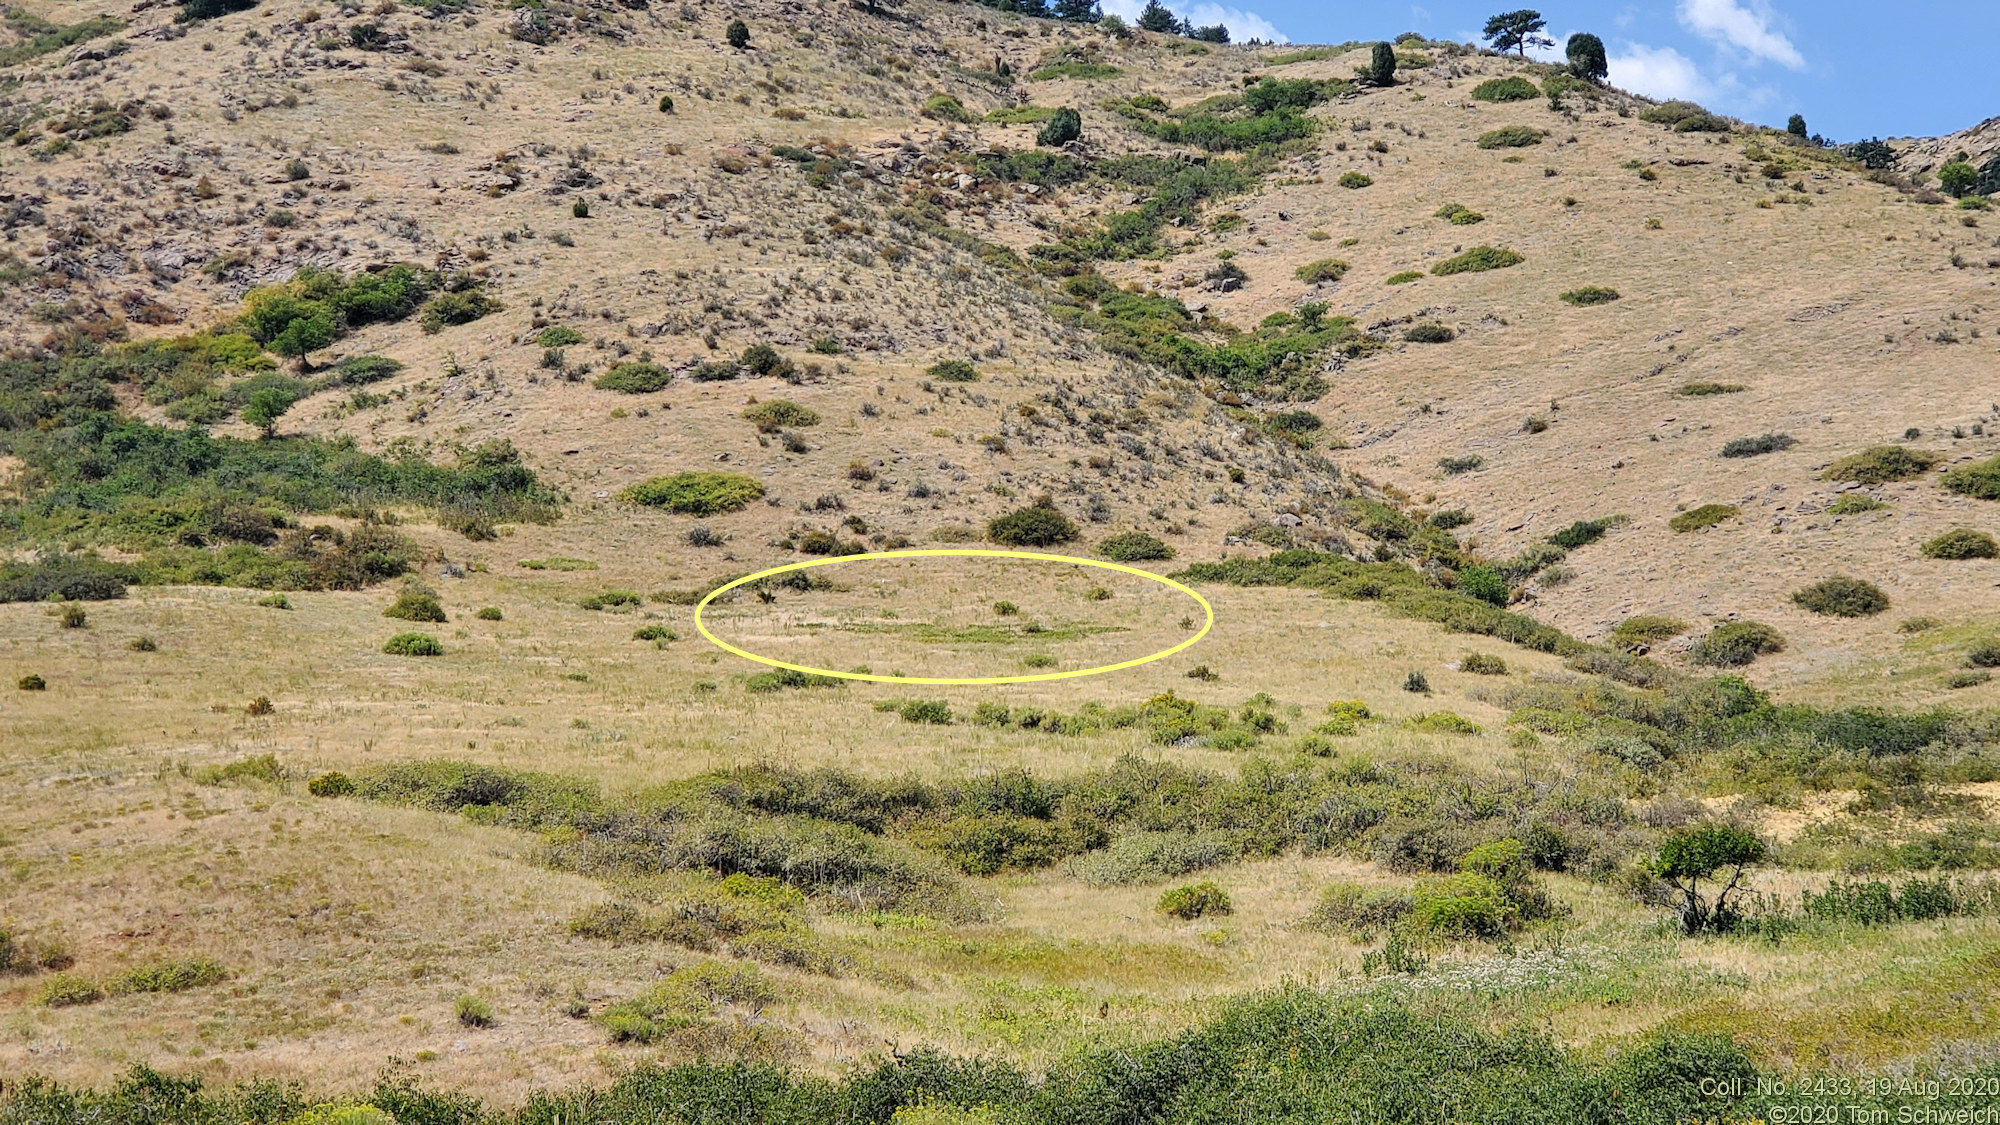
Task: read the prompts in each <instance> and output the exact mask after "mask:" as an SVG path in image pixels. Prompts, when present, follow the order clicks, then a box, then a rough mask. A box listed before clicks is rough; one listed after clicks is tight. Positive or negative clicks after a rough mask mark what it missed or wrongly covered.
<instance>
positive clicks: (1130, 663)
mask: <svg viewBox="0 0 2000 1125" xmlns="http://www.w3.org/2000/svg"><path fill="white" fill-rule="evenodd" d="M927 558H991V559H1034V560H1036V561H1038V562H1059V563H1070V564H1071V565H1074V566H1094V567H1096V568H1098V569H1099V570H1116V571H1119V572H1122V573H1125V574H1136V575H1138V576H1139V577H1141V578H1145V579H1149V580H1151V581H1154V582H1158V583H1159V584H1160V585H1162V586H1166V587H1168V588H1170V589H1174V590H1178V591H1180V592H1181V593H1183V594H1186V595H1187V596H1188V597H1190V598H1193V599H1194V600H1195V604H1197V605H1199V606H1201V611H1202V613H1203V614H1204V615H1205V619H1204V620H1203V621H1202V623H1201V629H1200V630H1199V631H1197V632H1196V633H1195V635H1194V636H1192V637H1189V638H1188V639H1187V640H1184V641H1182V642H1181V643H1179V644H1177V645H1175V646H1174V647H1172V648H1168V649H1161V650H1160V651H1159V652H1156V653H1153V654H1152V655H1151V656H1142V657H1139V658H1138V659H1137V660H1126V661H1121V662H1119V663H1117V664H1103V665H1099V666H1098V667H1096V668H1079V669H1077V670H1076V671H1073V672H1042V673H1039V674H1037V675H1033V676H979V677H970V678H967V677H942V676H877V675H873V674H871V673H867V672H836V671H834V670H833V669H831V668H809V667H807V666H806V665H803V664H787V663H785V662H784V661H782V660H774V659H772V658H771V657H768V656H759V655H757V654H756V653H754V652H749V651H747V650H744V649H740V648H737V647H736V646H735V645H732V644H730V643H729V642H728V641H725V640H723V639H722V638H720V637H718V636H716V635H715V634H714V633H711V632H709V631H708V626H707V625H706V624H704V623H703V622H702V619H701V614H702V611H703V610H705V609H707V608H708V603H710V602H712V601H714V600H715V599H716V598H719V597H721V596H722V595H724V594H726V593H728V592H729V591H731V590H734V589H736V588H737V587H738V586H742V585H745V584H746V583H750V582H755V581H757V580H758V579H759V578H770V577H772V576H773V575H778V574H788V573H790V572H792V571H794V570H807V569H810V568H812V567H815V566H834V565H836V564H838V563H846V562H865V561H867V560H869V559H927ZM694 627H695V629H697V630H698V631H700V633H701V635H702V636H703V637H705V638H707V640H708V643H710V644H712V645H714V646H715V647H717V648H719V649H722V650H723V651H725V652H731V653H734V654H736V655H737V656H740V657H742V658H744V659H745V660H754V661H756V662H757V663H759V664H768V665H770V666H771V667H773V668H786V669H789V670H791V671H794V672H804V673H807V674H808V675H813V676H830V677H832V678H834V679H837V680H865V681H867V682H869V683H877V684H953V685H977V684H1031V683H1040V682H1044V681H1047V680H1073V679H1076V678H1078V677H1080V676H1095V675H1099V674H1101V673H1104V672H1117V671H1120V670H1122V669H1125V668H1136V667H1138V666H1139V665H1141V664H1151V663H1152V662H1153V661H1155V660H1165V659H1166V658H1167V657H1169V656H1172V655H1174V654H1175V653H1177V652H1181V651H1184V650H1186V649H1187V648H1189V647H1190V646H1192V645H1193V644H1195V642H1197V641H1199V640H1201V639H1202V638H1203V637H1206V636H1208V631H1209V630H1210V629H1212V628H1214V627H1215V607H1214V606H1211V605H1209V604H1208V599H1207V598H1204V597H1202V596H1201V595H1200V594H1198V593H1196V592H1195V591H1193V590H1191V589H1189V588H1188V587H1186V586H1183V585H1181V584H1180V583H1179V582H1176V581H1174V580H1173V579H1171V578H1167V577H1164V576H1162V575H1158V574H1154V573H1153V572H1151V571H1148V570H1140V569H1139V568H1138V567H1135V566H1124V565H1121V564H1119V563H1113V562H1103V561H1101V560H1098V559H1080V558H1076V557H1075V556H1073V555H1045V554H1042V553H1040V552H1038V551H983V550H973V549H970V548H956V549H954V548H937V549H925V550H914V551H867V552H863V553H862V554H858V555H834V556H832V557H830V558H824V559H808V560H807V561H805V562H796V563H787V564H785V565H784V566H777V567H772V568H771V569H769V570H760V571H758V572H757V573H755V574H746V575H744V576H743V577H741V578H738V579H736V580H735V581H733V582H730V583H728V584H727V585H724V586H718V587H716V588H715V589H713V590H710V591H709V592H708V596H707V597H705V598H703V599H701V601H700V602H699V603H698V604H697V605H696V606H695V607H694Z"/></svg>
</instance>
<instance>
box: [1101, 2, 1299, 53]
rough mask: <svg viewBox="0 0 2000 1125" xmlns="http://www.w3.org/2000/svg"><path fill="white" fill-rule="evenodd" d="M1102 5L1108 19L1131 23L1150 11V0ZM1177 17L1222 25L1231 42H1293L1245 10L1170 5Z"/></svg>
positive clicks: (1218, 6)
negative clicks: (1115, 18) (1115, 17)
mask: <svg viewBox="0 0 2000 1125" xmlns="http://www.w3.org/2000/svg"><path fill="white" fill-rule="evenodd" d="M1098 6H1099V7H1100V8H1102V9H1103V10H1104V14H1105V15H1107V16H1119V17H1122V18H1123V19H1124V20H1125V21H1126V22H1127V23H1130V22H1132V21H1133V20H1136V19H1138V18H1139V13H1140V12H1143V11H1145V10H1146V0H1100V2H1099V4H1098ZM1167 7H1169V8H1171V9H1173V12H1174V14H1175V15H1177V16H1179V17H1181V18H1182V19H1186V20H1193V21H1194V23H1195V26H1197V27H1212V26H1214V25H1215V24H1218V23H1219V24H1221V25H1222V26H1224V27H1226V28H1228V29H1229V38H1230V41H1231V42H1235V43H1241V42H1243V41H1244V40H1245V39H1262V40H1264V41H1266V42H1269V43H1290V42H1291V40H1290V39H1288V38H1286V36H1285V33H1284V32H1282V31H1279V30H1278V29H1277V28H1275V27H1273V26H1271V21H1270V20H1267V19H1265V18H1264V17H1263V16H1260V15H1258V14H1257V13H1255V12H1246V11H1243V10H1242V9H1241V8H1225V7H1223V6H1222V5H1220V4H1212V3H1206V2H1204V3H1200V4H1187V5H1181V4H1168V5H1167Z"/></svg>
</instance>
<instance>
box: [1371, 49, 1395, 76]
mask: <svg viewBox="0 0 2000 1125" xmlns="http://www.w3.org/2000/svg"><path fill="white" fill-rule="evenodd" d="M1368 84H1369V85H1371V86H1394V85H1395V84H1396V48H1394V47H1392V46H1390V45H1389V44H1387V43H1377V44H1375V49H1374V50H1373V51H1371V52H1370V53H1369V55H1368Z"/></svg>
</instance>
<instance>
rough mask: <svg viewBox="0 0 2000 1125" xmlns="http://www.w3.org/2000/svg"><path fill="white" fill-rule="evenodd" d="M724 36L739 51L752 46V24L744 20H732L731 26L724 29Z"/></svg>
mask: <svg viewBox="0 0 2000 1125" xmlns="http://www.w3.org/2000/svg"><path fill="white" fill-rule="evenodd" d="M722 36H723V38H724V39H726V40H727V41H728V42H729V45H730V46H731V47H734V48H736V49H737V50H739V51H741V50H744V49H745V48H747V47H749V46H750V25H749V24H747V23H744V22H743V21H742V20H730V21H729V26H728V27H727V28H724V29H723V33H722Z"/></svg>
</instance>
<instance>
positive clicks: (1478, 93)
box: [1472, 74, 1542, 102]
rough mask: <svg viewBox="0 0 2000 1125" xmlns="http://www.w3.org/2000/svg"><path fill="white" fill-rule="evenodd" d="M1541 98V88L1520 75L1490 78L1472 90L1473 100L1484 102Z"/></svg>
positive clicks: (1522, 100)
mask: <svg viewBox="0 0 2000 1125" xmlns="http://www.w3.org/2000/svg"><path fill="white" fill-rule="evenodd" d="M1541 96H1542V91H1541V90H1540V88H1538V87H1537V86H1536V85H1535V84H1534V83H1533V82H1530V81H1528V80H1527V79H1526V78H1523V77H1521V76H1520V75H1518V74H1510V75H1508V76H1507V77H1505V78H1489V79H1487V80H1486V81H1484V82H1481V83H1480V84H1479V85H1477V86H1474V87H1473V88H1472V97H1473V99H1474V100H1475V101H1482V102H1526V101H1533V100H1534V99H1536V98H1539V97H1541Z"/></svg>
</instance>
